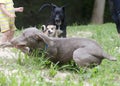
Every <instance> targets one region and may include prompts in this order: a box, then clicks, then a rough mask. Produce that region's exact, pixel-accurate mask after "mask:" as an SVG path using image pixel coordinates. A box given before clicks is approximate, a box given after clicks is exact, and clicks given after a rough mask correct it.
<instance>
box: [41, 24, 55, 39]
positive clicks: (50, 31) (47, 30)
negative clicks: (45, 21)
mask: <svg viewBox="0 0 120 86" xmlns="http://www.w3.org/2000/svg"><path fill="white" fill-rule="evenodd" d="M42 31H43V33H44V34H45V35H47V36H49V37H54V36H55V33H56V26H55V25H47V26H45V25H42Z"/></svg>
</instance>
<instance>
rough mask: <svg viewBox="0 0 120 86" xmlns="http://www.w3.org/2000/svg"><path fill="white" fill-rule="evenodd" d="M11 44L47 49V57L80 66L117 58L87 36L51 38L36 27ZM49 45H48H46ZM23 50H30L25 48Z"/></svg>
mask: <svg viewBox="0 0 120 86" xmlns="http://www.w3.org/2000/svg"><path fill="white" fill-rule="evenodd" d="M11 44H12V45H14V46H17V47H18V48H19V49H21V50H22V51H23V50H24V49H25V48H26V47H29V48H30V50H33V49H39V50H41V49H45V50H46V52H47V57H49V59H50V60H51V61H53V62H55V63H56V62H59V63H67V62H68V61H70V60H72V59H73V60H74V61H75V62H76V64H78V65H79V66H82V67H83V66H89V65H91V64H96V65H99V64H100V63H101V61H102V60H103V59H108V60H112V61H115V60H116V58H113V57H112V56H110V55H108V54H107V53H105V52H104V51H103V49H102V48H101V47H100V45H99V44H98V43H96V42H95V41H93V40H90V39H87V38H50V37H48V36H46V35H44V34H43V33H41V32H39V30H38V29H36V28H28V29H26V30H24V31H23V33H22V34H21V35H20V36H19V37H17V38H16V39H14V40H12V41H11ZM46 45H47V47H46ZM23 52H29V51H27V49H26V50H24V51H23Z"/></svg>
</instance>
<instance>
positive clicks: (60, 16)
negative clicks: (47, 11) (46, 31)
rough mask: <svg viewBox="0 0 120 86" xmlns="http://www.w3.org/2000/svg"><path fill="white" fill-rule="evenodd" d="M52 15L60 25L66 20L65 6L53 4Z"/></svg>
mask: <svg viewBox="0 0 120 86" xmlns="http://www.w3.org/2000/svg"><path fill="white" fill-rule="evenodd" d="M51 16H52V18H53V20H54V23H55V24H56V25H58V26H60V25H61V24H62V23H63V22H64V20H65V6H62V7H58V6H56V5H54V4H52V12H51Z"/></svg>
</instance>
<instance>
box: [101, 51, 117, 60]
mask: <svg viewBox="0 0 120 86" xmlns="http://www.w3.org/2000/svg"><path fill="white" fill-rule="evenodd" d="M103 58H105V59H108V60H111V61H116V60H117V59H116V58H115V57H112V56H111V55H108V54H107V53H105V52H103Z"/></svg>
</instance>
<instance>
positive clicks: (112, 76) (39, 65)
mask: <svg viewBox="0 0 120 86" xmlns="http://www.w3.org/2000/svg"><path fill="white" fill-rule="evenodd" d="M19 33H20V32H19V31H17V32H16V34H17V35H18V34H19ZM67 34H68V37H76V36H77V37H85V38H90V39H93V40H96V41H97V42H98V43H99V44H100V45H101V46H102V47H103V49H104V50H105V51H106V52H107V53H109V54H110V55H112V56H114V57H116V58H117V61H116V62H112V61H109V60H106V59H105V60H103V61H102V63H101V65H99V66H96V67H94V68H87V69H86V68H79V67H77V66H76V64H75V63H74V62H73V61H71V62H70V63H68V64H66V65H62V66H59V65H57V63H56V64H53V63H52V62H50V61H49V60H47V59H45V58H44V53H42V55H41V56H38V55H37V54H36V55H34V57H32V56H30V57H29V56H27V55H25V56H24V57H23V56H22V55H21V53H20V54H19V58H18V59H0V86H120V83H119V81H120V54H119V53H120V38H119V37H118V34H117V31H116V27H115V25H114V24H112V23H107V24H102V25H81V26H77V25H73V26H68V27H67ZM14 51H16V50H14Z"/></svg>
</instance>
